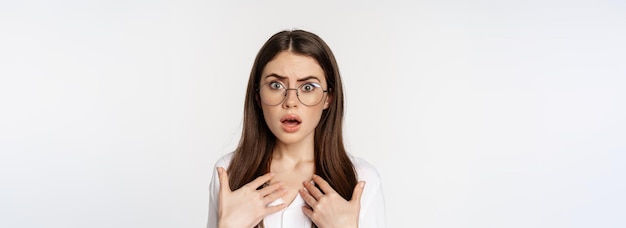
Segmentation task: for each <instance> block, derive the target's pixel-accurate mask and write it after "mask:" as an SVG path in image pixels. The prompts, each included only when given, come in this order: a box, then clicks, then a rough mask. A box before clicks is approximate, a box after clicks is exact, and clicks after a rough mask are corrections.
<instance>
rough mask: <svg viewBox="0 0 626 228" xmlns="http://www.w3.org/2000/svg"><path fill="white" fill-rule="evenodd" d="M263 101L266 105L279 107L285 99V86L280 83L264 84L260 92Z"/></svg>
mask: <svg viewBox="0 0 626 228" xmlns="http://www.w3.org/2000/svg"><path fill="white" fill-rule="evenodd" d="M259 95H260V96H261V101H262V102H263V103H264V104H266V105H278V104H280V103H281V102H283V99H284V98H285V86H284V85H283V84H280V83H278V82H272V83H267V84H263V85H262V86H261V88H260V90H259Z"/></svg>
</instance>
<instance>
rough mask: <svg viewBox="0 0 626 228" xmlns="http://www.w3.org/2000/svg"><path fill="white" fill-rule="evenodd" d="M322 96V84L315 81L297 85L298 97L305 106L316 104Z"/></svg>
mask: <svg viewBox="0 0 626 228" xmlns="http://www.w3.org/2000/svg"><path fill="white" fill-rule="evenodd" d="M323 97H324V90H323V89H322V86H321V85H320V84H317V83H305V84H302V85H301V86H300V87H298V99H300V102H302V104H304V105H306V106H313V105H317V104H319V103H320V101H322V98H323Z"/></svg>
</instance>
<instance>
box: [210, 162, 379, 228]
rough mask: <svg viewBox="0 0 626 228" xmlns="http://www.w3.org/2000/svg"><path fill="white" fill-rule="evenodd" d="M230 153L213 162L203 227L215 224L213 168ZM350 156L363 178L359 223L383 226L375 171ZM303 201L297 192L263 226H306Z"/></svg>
mask: <svg viewBox="0 0 626 228" xmlns="http://www.w3.org/2000/svg"><path fill="white" fill-rule="evenodd" d="M232 157H233V152H231V153H229V154H226V155H224V156H223V157H222V158H220V159H219V160H218V161H217V162H216V163H215V167H214V168H213V177H212V178H211V184H210V186H209V220H208V223H207V228H217V216H218V215H217V205H218V199H219V198H218V194H219V189H220V183H219V178H218V176H217V170H216V169H215V168H217V167H224V168H225V169H228V165H229V164H230V160H231V159H232ZM350 159H351V160H352V164H354V168H355V169H356V172H357V177H358V178H357V179H358V180H359V181H365V182H366V183H365V188H364V189H363V194H362V195H361V210H360V214H359V227H361V228H367V227H377V228H378V227H386V223H385V201H384V198H383V190H382V184H381V182H380V175H379V174H378V171H377V170H376V168H374V166H372V165H371V164H369V163H368V162H367V161H365V160H364V159H361V158H358V157H354V156H350ZM279 200H280V199H279ZM304 205H305V202H304V199H302V197H301V196H300V194H297V195H296V198H295V199H294V200H293V202H291V204H290V205H289V206H287V208H285V209H283V210H281V211H279V212H276V213H274V214H270V215H268V216H267V217H265V218H264V219H263V224H264V225H265V227H267V228H275V227H285V228H298V227H303V228H310V227H311V225H312V222H311V220H310V219H309V218H308V217H307V216H306V215H305V214H304V212H302V206H304Z"/></svg>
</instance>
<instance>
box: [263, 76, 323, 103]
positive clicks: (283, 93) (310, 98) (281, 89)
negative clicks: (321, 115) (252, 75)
mask: <svg viewBox="0 0 626 228" xmlns="http://www.w3.org/2000/svg"><path fill="white" fill-rule="evenodd" d="M289 90H295V91H296V96H298V100H299V101H300V103H302V104H303V105H306V106H315V105H317V104H319V103H320V102H322V100H323V99H324V93H326V92H328V90H324V89H323V88H322V86H321V85H320V84H318V83H315V82H307V83H304V84H302V85H300V86H298V88H296V89H288V88H287V87H286V86H285V85H283V84H282V83H280V82H269V83H265V84H263V85H261V86H260V87H259V95H260V96H261V101H262V102H263V103H264V104H266V105H269V106H275V105H279V104H282V103H283V102H284V101H285V99H286V98H287V92H288V91H289Z"/></svg>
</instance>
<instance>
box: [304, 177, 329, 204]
mask: <svg viewBox="0 0 626 228" xmlns="http://www.w3.org/2000/svg"><path fill="white" fill-rule="evenodd" d="M302 184H303V185H304V187H305V188H306V190H307V191H308V193H309V194H310V195H312V196H313V197H315V199H317V200H319V199H320V198H322V196H324V193H322V191H320V190H319V189H318V188H317V187H315V185H314V184H312V183H311V182H309V181H305V182H304V183H302Z"/></svg>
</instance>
